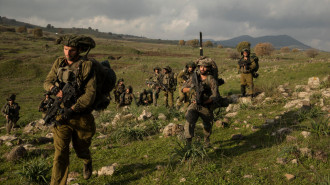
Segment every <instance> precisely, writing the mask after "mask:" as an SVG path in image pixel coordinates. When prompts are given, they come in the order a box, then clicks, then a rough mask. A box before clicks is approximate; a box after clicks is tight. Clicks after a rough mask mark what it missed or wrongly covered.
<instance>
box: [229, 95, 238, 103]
mask: <svg viewBox="0 0 330 185" xmlns="http://www.w3.org/2000/svg"><path fill="white" fill-rule="evenodd" d="M238 99H239V95H237V94H233V95H230V96H229V97H228V101H229V103H238Z"/></svg>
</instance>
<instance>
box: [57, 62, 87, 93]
mask: <svg viewBox="0 0 330 185" xmlns="http://www.w3.org/2000/svg"><path fill="white" fill-rule="evenodd" d="M82 62H83V60H79V61H77V62H74V63H72V64H71V65H68V64H67V62H66V60H65V59H64V60H62V62H61V63H60V65H59V68H58V70H57V80H58V82H59V87H60V88H61V86H63V84H65V83H68V82H75V81H76V80H77V83H78V85H79V84H81V82H82V80H83V79H82V75H81V74H78V72H79V70H80V66H81V63H82Z"/></svg>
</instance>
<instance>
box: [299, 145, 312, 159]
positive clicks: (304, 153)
mask: <svg viewBox="0 0 330 185" xmlns="http://www.w3.org/2000/svg"><path fill="white" fill-rule="evenodd" d="M299 151H300V154H301V155H302V156H307V157H312V151H311V149H309V148H307V147H305V148H299Z"/></svg>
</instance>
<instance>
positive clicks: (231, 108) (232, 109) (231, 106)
mask: <svg viewBox="0 0 330 185" xmlns="http://www.w3.org/2000/svg"><path fill="white" fill-rule="evenodd" d="M239 108H240V106H239V105H238V104H229V105H228V107H227V108H226V112H237V111H238V110H239Z"/></svg>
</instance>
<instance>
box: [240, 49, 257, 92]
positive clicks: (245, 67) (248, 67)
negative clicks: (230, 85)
mask: <svg viewBox="0 0 330 185" xmlns="http://www.w3.org/2000/svg"><path fill="white" fill-rule="evenodd" d="M244 51H246V52H248V57H247V60H245V59H244V56H243V57H242V58H241V59H240V60H239V61H238V72H239V73H240V74H241V93H242V96H245V95H248V96H252V95H253V74H252V71H253V69H254V68H255V67H256V63H255V62H253V61H251V60H250V50H248V49H243V51H242V53H243V52H244ZM246 89H247V91H246ZM246 93H247V94H246Z"/></svg>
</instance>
